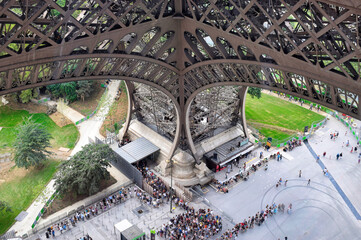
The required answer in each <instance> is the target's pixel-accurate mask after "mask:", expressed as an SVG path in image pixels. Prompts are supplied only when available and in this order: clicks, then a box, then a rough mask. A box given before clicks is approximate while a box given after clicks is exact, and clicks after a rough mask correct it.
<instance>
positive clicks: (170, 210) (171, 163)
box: [169, 158, 173, 213]
mask: <svg viewBox="0 0 361 240" xmlns="http://www.w3.org/2000/svg"><path fill="white" fill-rule="evenodd" d="M169 161H170V209H169V212H170V213H172V196H173V160H172V158H171V159H170V160H169Z"/></svg>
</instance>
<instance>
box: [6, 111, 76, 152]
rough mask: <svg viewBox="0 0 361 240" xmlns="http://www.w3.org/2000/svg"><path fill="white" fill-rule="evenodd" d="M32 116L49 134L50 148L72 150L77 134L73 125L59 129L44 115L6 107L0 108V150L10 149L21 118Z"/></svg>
mask: <svg viewBox="0 0 361 240" xmlns="http://www.w3.org/2000/svg"><path fill="white" fill-rule="evenodd" d="M30 116H32V119H33V120H35V121H36V122H39V123H41V124H42V125H43V126H44V127H45V128H46V129H47V130H48V131H49V133H50V134H51V136H52V137H53V139H52V140H51V141H50V143H51V145H52V147H54V148H59V147H67V148H74V146H75V143H76V141H77V139H78V136H79V132H78V130H77V128H76V126H75V125H74V124H69V125H67V126H64V127H62V128H61V127H59V126H58V125H56V124H55V122H54V121H53V120H52V119H51V118H50V117H49V116H48V115H46V114H45V113H35V114H30V113H29V112H27V111H24V110H12V109H10V108H9V107H7V106H2V107H0V127H3V129H2V130H0V148H4V147H6V146H8V147H11V146H12V144H13V143H14V141H15V138H16V131H15V127H16V126H17V125H18V124H20V123H21V122H22V121H23V118H28V117H30Z"/></svg>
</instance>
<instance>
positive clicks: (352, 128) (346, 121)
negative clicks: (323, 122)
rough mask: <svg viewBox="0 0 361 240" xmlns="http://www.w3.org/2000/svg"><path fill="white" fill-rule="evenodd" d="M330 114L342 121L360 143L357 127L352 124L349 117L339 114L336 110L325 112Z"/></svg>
mask: <svg viewBox="0 0 361 240" xmlns="http://www.w3.org/2000/svg"><path fill="white" fill-rule="evenodd" d="M327 113H329V114H330V115H332V116H334V117H335V118H336V119H337V120H339V121H340V122H342V123H343V124H344V125H345V126H346V127H347V128H348V129H350V131H351V133H352V135H353V136H354V137H355V138H356V140H357V141H358V142H359V144H361V140H360V138H359V133H358V132H357V131H358V130H360V129H358V128H357V126H353V120H352V119H350V118H347V117H346V116H340V115H339V113H338V112H333V111H329V112H327Z"/></svg>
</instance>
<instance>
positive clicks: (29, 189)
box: [0, 160, 60, 235]
mask: <svg viewBox="0 0 361 240" xmlns="http://www.w3.org/2000/svg"><path fill="white" fill-rule="evenodd" d="M59 163H60V162H58V161H54V160H49V161H47V162H46V164H45V166H44V168H43V169H41V170H36V169H31V170H29V172H27V173H26V175H25V176H24V177H21V178H16V179H15V180H12V181H10V182H5V183H2V184H0V200H3V201H6V202H7V203H8V204H9V205H10V206H11V208H12V211H13V212H10V213H9V212H4V211H3V212H1V213H0V235H1V234H3V233H5V231H6V230H7V229H8V228H9V227H10V226H11V225H12V224H13V222H14V220H15V217H16V216H17V215H18V214H19V213H20V212H21V211H23V210H26V209H27V208H28V207H29V206H30V204H31V203H32V202H33V201H34V199H35V198H36V197H37V196H38V195H39V194H40V193H41V192H42V190H43V189H44V186H46V184H47V183H48V182H49V181H50V179H51V178H52V177H53V174H54V173H55V172H56V167H57V166H58V165H59ZM17 170H18V169H17V168H13V169H11V170H10V171H11V172H13V173H14V174H16V171H17ZM34 220H35V219H34Z"/></svg>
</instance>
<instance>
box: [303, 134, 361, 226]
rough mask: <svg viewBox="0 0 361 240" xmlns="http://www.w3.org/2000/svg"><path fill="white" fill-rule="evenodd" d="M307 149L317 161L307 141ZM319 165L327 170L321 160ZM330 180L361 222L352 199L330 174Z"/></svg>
mask: <svg viewBox="0 0 361 240" xmlns="http://www.w3.org/2000/svg"><path fill="white" fill-rule="evenodd" d="M304 143H305V145H306V147H307V148H308V150H309V151H310V152H311V154H312V156H313V157H314V158H315V159H317V154H316V153H315V151H314V150H313V148H312V147H311V145H310V144H309V142H308V141H307V140H305V141H304ZM317 163H318V164H319V165H320V167H321V168H322V170H323V169H325V165H324V164H323V162H322V161H321V159H320V160H318V161H317ZM328 178H329V179H330V181H331V183H332V184H333V186H334V187H335V188H336V190H337V192H338V193H339V194H340V195H341V197H342V198H343V200H344V201H345V203H346V205H347V206H348V208H349V209H350V210H351V212H352V213H353V215H354V216H355V217H356V219H357V220H361V216H360V214H359V213H358V211H357V210H356V208H355V206H354V205H353V204H352V203H351V201H350V199H348V197H347V196H346V194H345V193H344V192H343V191H342V189H341V187H340V186H339V185H338V183H337V182H336V180H335V179H334V178H333V177H332V175H331V173H330V172H328Z"/></svg>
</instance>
